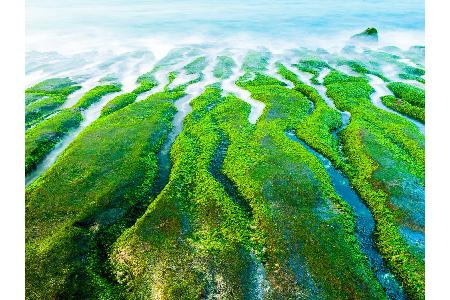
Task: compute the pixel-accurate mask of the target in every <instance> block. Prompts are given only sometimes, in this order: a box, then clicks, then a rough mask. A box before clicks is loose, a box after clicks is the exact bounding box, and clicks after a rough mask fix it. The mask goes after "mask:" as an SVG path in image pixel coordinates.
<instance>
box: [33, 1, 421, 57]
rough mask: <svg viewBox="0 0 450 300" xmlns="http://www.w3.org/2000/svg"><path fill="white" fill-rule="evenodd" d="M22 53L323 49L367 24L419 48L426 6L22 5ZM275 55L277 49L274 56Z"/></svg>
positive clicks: (390, 39)
mask: <svg viewBox="0 0 450 300" xmlns="http://www.w3.org/2000/svg"><path fill="white" fill-rule="evenodd" d="M26 4H27V7H26V34H27V40H26V42H27V50H28V51H30V50H39V51H50V50H56V51H58V52H72V53H73V52H80V51H92V50H113V51H119V52H120V51H124V50H129V49H135V48H141V47H145V48H151V50H152V52H153V53H155V55H156V56H157V58H160V57H161V56H163V55H164V54H165V53H166V52H167V50H168V49H170V48H172V47H174V46H176V45H180V44H203V43H208V44H219V45H224V44H226V45H227V46H228V47H236V46H239V47H246V45H248V46H249V47H250V46H254V45H265V46H267V47H271V48H273V49H270V50H271V51H274V50H276V49H280V48H281V49H286V48H295V47H299V46H306V47H324V48H328V47H330V46H334V45H340V44H342V42H344V41H345V40H347V39H348V37H349V36H350V35H351V34H354V33H357V32H360V31H362V30H364V29H365V28H367V27H376V28H377V29H378V30H379V31H380V43H381V44H386V45H387V44H389V45H392V44H394V45H398V46H401V47H403V48H405V47H408V46H411V45H412V44H423V30H424V3H423V1H422V0H412V1H409V0H401V1H372V0H365V1H364V0H347V1H330V0H322V1H305V0H297V1H292V0H283V1H268V0H263V1H256V0H249V1H241V0H240V1H238V0H231V1H207V0H193V1H180V0H175V1H161V0H157V1H143V0H131V1H130V0H127V1H125V0H109V1H106V0H100V1H87V0H76V1H75V0H60V1H55V0H52V1H50V0H44V1H42V0H28V1H27V3H26ZM274 52H276V51H274Z"/></svg>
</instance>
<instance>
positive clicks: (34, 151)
mask: <svg viewBox="0 0 450 300" xmlns="http://www.w3.org/2000/svg"><path fill="white" fill-rule="evenodd" d="M82 120H83V117H82V116H81V113H80V112H79V111H77V110H74V109H65V110H62V111H61V112H59V113H57V114H56V115H55V116H54V117H52V118H50V119H47V120H45V121H42V122H41V123H39V124H37V125H36V126H35V127H33V128H31V129H29V130H27V132H26V134H25V174H26V175H28V174H29V173H30V172H31V171H32V170H34V169H35V168H36V166H37V165H38V164H39V163H40V162H41V161H42V160H43V159H44V158H45V156H46V155H47V154H48V153H49V152H50V150H51V149H53V147H54V146H55V145H56V144H57V143H58V142H59V141H60V140H61V139H62V138H63V137H64V136H65V135H66V134H67V133H68V132H69V131H70V130H72V129H74V128H76V127H78V125H79V124H80V122H81V121H82Z"/></svg>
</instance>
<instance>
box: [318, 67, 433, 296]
mask: <svg viewBox="0 0 450 300" xmlns="http://www.w3.org/2000/svg"><path fill="white" fill-rule="evenodd" d="M324 82H325V85H326V87H327V95H328V96H329V97H330V98H331V99H333V101H334V103H335V104H336V106H337V108H338V109H340V110H346V111H349V112H350V113H351V115H352V118H351V122H350V124H349V125H348V126H347V127H346V128H345V129H344V130H343V131H342V133H341V134H340V137H341V140H342V142H343V151H344V153H345V155H346V156H347V158H348V167H347V168H346V169H344V171H345V172H346V174H347V175H348V177H349V178H350V181H351V183H352V186H353V187H354V188H355V189H356V190H357V191H358V193H359V194H360V196H361V197H362V199H363V200H364V201H365V202H366V204H367V205H368V207H369V208H370V210H371V211H372V214H373V216H374V219H375V221H376V233H377V235H376V236H377V240H376V242H377V246H378V248H379V250H380V252H381V253H382V255H383V256H384V258H385V259H386V260H387V262H388V264H389V266H390V267H391V268H392V270H393V272H394V274H395V275H396V276H397V277H398V278H399V280H400V282H401V283H402V285H403V287H404V288H405V290H406V292H407V294H408V295H409V296H410V297H411V298H413V299H423V298H424V286H425V285H424V263H423V261H422V260H421V259H419V258H418V257H417V256H416V255H415V254H414V253H412V252H411V250H410V248H409V247H408V245H407V244H406V242H405V240H404V239H403V238H402V236H401V235H400V233H399V226H400V225H403V224H400V223H399V219H398V218H397V217H396V215H397V214H398V212H400V211H403V212H404V213H408V212H407V210H405V208H404V207H400V206H398V207H397V205H395V204H394V203H395V201H394V196H395V197H398V196H400V195H404V196H403V197H406V198H405V199H404V200H403V201H412V199H411V198H410V197H409V196H408V193H409V192H408V191H409V188H408V187H405V186H403V185H402V184H401V183H400V182H401V181H400V180H401V179H400V178H398V174H401V175H400V176H402V177H403V178H405V177H408V178H411V180H410V181H409V182H410V183H411V184H412V185H416V184H417V183H414V182H415V181H418V182H419V184H418V185H417V186H415V188H416V189H418V190H420V189H423V179H424V149H423V147H424V145H423V136H422V135H421V134H420V132H418V130H417V128H416V127H415V126H414V125H412V124H411V123H410V122H408V121H406V120H404V119H403V118H401V117H399V116H397V115H394V114H389V113H387V112H385V111H383V110H379V109H376V108H375V107H374V106H373V105H371V104H370V93H371V87H370V85H369V84H368V83H367V81H366V80H365V79H363V78H356V77H351V76H346V75H344V74H340V73H339V72H337V71H332V72H330V74H329V75H328V76H327V77H326V78H325V80H324ZM398 170H401V171H398ZM388 173H389V174H394V175H395V174H397V176H392V175H389V176H387V174H388ZM383 174H384V175H383ZM394 189H395V194H394ZM408 198H410V199H408ZM422 214H423V212H422Z"/></svg>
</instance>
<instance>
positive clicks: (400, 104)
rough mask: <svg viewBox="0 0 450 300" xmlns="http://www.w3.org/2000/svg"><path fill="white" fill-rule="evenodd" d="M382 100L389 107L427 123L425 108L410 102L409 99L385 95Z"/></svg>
mask: <svg viewBox="0 0 450 300" xmlns="http://www.w3.org/2000/svg"><path fill="white" fill-rule="evenodd" d="M381 101H382V102H383V104H384V105H386V106H387V107H389V108H391V109H393V110H395V111H397V112H399V113H401V114H404V115H407V116H409V117H411V118H413V119H415V120H417V121H420V122H422V123H425V109H423V108H421V107H417V106H413V105H411V104H409V103H408V102H407V101H404V100H402V99H398V98H396V97H395V96H390V95H389V96H383V97H381Z"/></svg>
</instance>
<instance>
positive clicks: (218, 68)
mask: <svg viewBox="0 0 450 300" xmlns="http://www.w3.org/2000/svg"><path fill="white" fill-rule="evenodd" d="M234 67H236V63H235V62H234V60H233V59H232V58H231V57H228V56H218V57H217V64H216V65H215V66H214V70H213V74H214V77H216V78H217V79H227V78H230V76H231V75H232V74H233V68H234Z"/></svg>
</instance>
